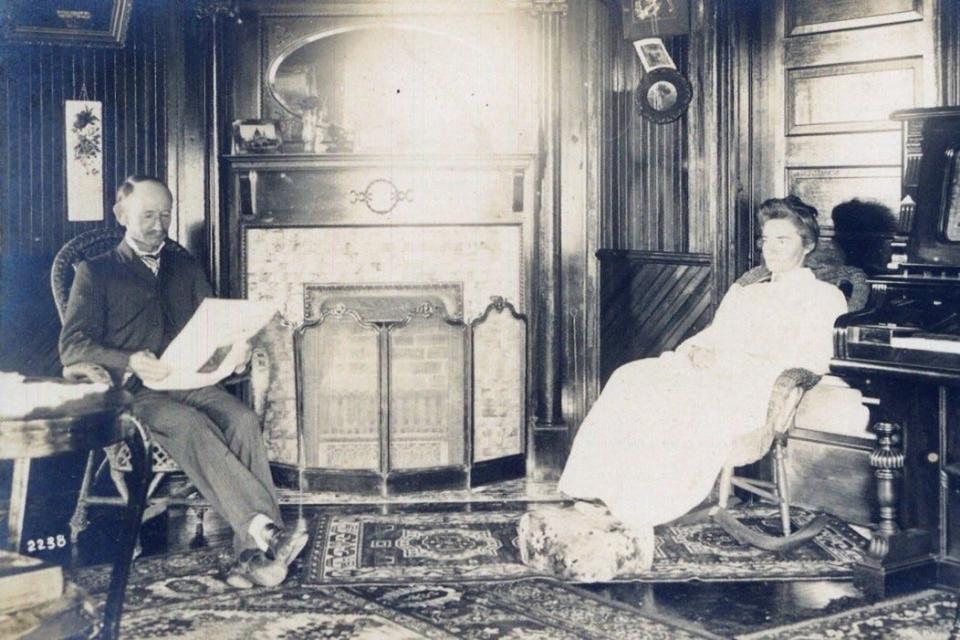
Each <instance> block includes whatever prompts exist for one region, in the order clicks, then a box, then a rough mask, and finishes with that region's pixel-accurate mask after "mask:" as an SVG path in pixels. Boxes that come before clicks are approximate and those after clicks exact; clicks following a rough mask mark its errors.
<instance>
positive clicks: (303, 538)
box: [266, 524, 310, 568]
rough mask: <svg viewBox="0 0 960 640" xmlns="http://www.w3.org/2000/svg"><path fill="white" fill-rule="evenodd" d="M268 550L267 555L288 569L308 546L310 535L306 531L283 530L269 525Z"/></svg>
mask: <svg viewBox="0 0 960 640" xmlns="http://www.w3.org/2000/svg"><path fill="white" fill-rule="evenodd" d="M267 534H268V542H267V544H268V549H267V552H266V555H267V557H268V558H271V559H274V560H276V561H278V562H280V563H282V564H283V567H284V568H286V567H288V566H290V563H292V562H293V561H294V560H296V559H297V556H299V555H300V552H302V551H303V548H304V547H305V546H307V540H308V539H309V537H310V536H309V535H307V532H306V531H296V530H294V531H290V530H288V529H282V528H280V527H278V526H277V525H275V524H269V525H267Z"/></svg>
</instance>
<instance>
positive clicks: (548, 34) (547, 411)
mask: <svg viewBox="0 0 960 640" xmlns="http://www.w3.org/2000/svg"><path fill="white" fill-rule="evenodd" d="M532 8H533V11H534V14H535V15H536V16H537V20H538V23H537V35H538V42H539V47H540V48H539V66H538V75H539V78H538V80H539V83H538V84H539V90H540V96H539V98H540V151H541V154H542V158H543V163H542V165H541V166H542V174H541V176H540V178H541V180H540V212H539V216H538V220H537V222H538V229H537V266H538V274H537V275H538V277H537V283H538V286H539V291H538V294H539V295H538V296H537V318H538V321H537V327H538V331H537V335H536V342H535V344H536V349H535V352H534V353H535V360H534V363H533V366H534V367H535V369H534V371H535V372H536V382H535V384H536V390H537V393H536V416H535V420H534V424H533V430H534V434H533V436H534V437H533V443H532V445H533V446H532V453H533V460H531V462H532V463H533V467H534V468H533V471H534V475H535V476H538V477H541V478H543V477H550V476H555V475H556V474H557V473H558V472H559V470H560V468H561V466H562V465H563V459H564V456H565V454H566V447H567V443H566V439H567V438H566V428H565V425H564V424H563V415H562V410H561V407H560V378H561V376H560V368H561V362H560V354H561V353H562V348H561V346H562V345H561V344H560V341H561V340H562V335H561V323H560V311H561V304H560V176H561V173H560V151H561V139H560V98H561V95H560V89H561V84H560V82H561V78H560V28H561V19H562V17H563V16H564V15H566V13H567V2H566V0H533V2H532Z"/></svg>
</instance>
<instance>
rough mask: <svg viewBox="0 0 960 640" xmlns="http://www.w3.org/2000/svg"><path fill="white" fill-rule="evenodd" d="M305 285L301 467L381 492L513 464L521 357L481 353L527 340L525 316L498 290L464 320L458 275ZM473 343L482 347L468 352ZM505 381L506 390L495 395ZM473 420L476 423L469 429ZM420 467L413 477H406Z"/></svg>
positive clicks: (300, 349) (299, 351)
mask: <svg viewBox="0 0 960 640" xmlns="http://www.w3.org/2000/svg"><path fill="white" fill-rule="evenodd" d="M304 289H305V300H306V319H305V323H304V325H303V326H302V327H301V328H300V329H298V331H297V332H296V334H295V346H294V352H295V357H296V360H297V382H296V386H297V395H298V405H299V411H298V417H299V420H298V431H299V442H300V446H301V447H302V456H301V458H302V461H303V466H304V467H305V468H309V469H310V470H311V471H312V473H311V474H307V475H308V476H312V477H314V478H315V479H317V482H318V484H320V485H321V486H323V485H325V486H326V488H328V489H329V488H330V483H331V482H333V483H334V484H335V485H337V486H339V487H341V488H346V487H347V486H349V488H350V490H357V489H359V490H361V491H363V490H364V489H366V490H369V491H380V492H382V493H387V492H390V491H391V489H396V490H403V488H409V489H411V490H419V489H422V488H424V487H423V482H425V483H427V484H429V485H431V488H444V487H446V488H454V487H464V486H470V484H471V476H472V472H473V470H474V467H475V465H477V464H480V465H486V466H490V463H496V462H497V461H498V460H502V459H504V458H514V459H513V460H512V461H511V464H512V465H513V466H517V464H518V459H522V454H523V446H524V443H523V438H522V437H521V434H522V432H523V420H524V415H525V409H524V407H523V396H524V394H523V388H524V384H523V380H524V376H525V372H524V370H523V362H522V359H521V361H519V362H512V363H511V362H506V363H504V362H499V363H497V364H492V363H491V358H490V356H491V355H494V356H495V355H496V353H495V352H496V348H497V346H500V345H505V346H506V347H507V349H508V350H509V352H511V353H517V352H519V353H521V354H522V353H524V352H525V348H526V347H525V344H526V341H525V332H526V321H525V318H524V317H523V316H521V315H519V314H517V313H516V311H515V310H514V309H513V307H512V305H510V304H509V303H507V302H505V301H504V300H503V299H502V298H498V299H496V300H494V301H493V302H492V303H491V304H490V306H489V307H488V308H487V310H486V311H485V312H484V313H483V314H482V316H481V317H479V318H477V319H476V320H474V321H472V322H470V323H469V324H467V323H464V321H463V320H462V318H460V317H457V316H459V315H461V314H462V288H461V287H460V286H459V285H456V284H450V283H438V284H424V285H410V284H398V285H323V284H307V285H305V287H304ZM451 309H452V310H453V313H451V312H450V311H451ZM488 318H496V320H495V321H491V322H489V323H488ZM488 334H489V335H488ZM478 337H479V340H478V339H477V338H478ZM478 344H479V345H481V346H482V347H483V348H484V351H485V352H487V353H485V354H484V356H481V357H480V358H475V357H474V349H475V346H476V345H478ZM477 362H479V363H480V364H481V365H482V370H481V371H477V370H476V367H475V363H477ZM513 367H516V368H513ZM478 374H479V375H478ZM478 381H479V386H478ZM518 381H519V383H520V384H519V385H518V384H517V383H518ZM506 389H512V390H513V393H512V394H510V393H509V392H508V393H507V394H506V397H502V398H501V399H500V402H496V401H494V400H493V398H492V397H491V395H493V394H497V393H499V392H502V391H503V390H506ZM517 391H519V393H517ZM510 395H513V396H515V397H514V398H511V397H510ZM477 422H479V423H480V424H481V425H483V428H484V431H483V433H482V434H480V437H479V438H477V432H476V431H475V430H474V429H473V426H474V425H475V424H476V423H477ZM491 440H494V441H495V442H491ZM478 447H479V449H478ZM478 454H479V455H478ZM521 461H522V460H521ZM520 473H521V474H522V469H521V470H520ZM418 474H419V475H421V476H422V479H423V482H416V481H415V480H416V476H417V475H418ZM481 475H483V474H481ZM307 482H308V484H309V478H308V480H307Z"/></svg>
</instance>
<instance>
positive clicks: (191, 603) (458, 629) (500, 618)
mask: <svg viewBox="0 0 960 640" xmlns="http://www.w3.org/2000/svg"><path fill="white" fill-rule="evenodd" d="M225 559H226V558H225V556H218V554H217V553H216V552H215V551H201V552H193V553H190V554H185V555H172V556H168V557H164V558H154V559H147V560H139V561H137V563H136V565H135V566H136V572H135V574H134V576H133V578H132V582H131V584H130V588H129V590H128V592H127V598H126V602H127V604H126V608H125V613H124V617H123V622H122V628H121V632H122V634H123V636H124V637H128V638H197V639H202V640H208V639H209V638H217V640H227V639H232V638H236V639H238V640H239V639H244V640H245V639H247V638H285V639H290V640H294V639H299V638H324V639H326V640H340V639H346V638H363V639H369V640H381V639H383V640H392V639H397V640H400V639H403V640H406V639H415V638H466V639H468V640H471V639H476V640H490V639H492V638H515V639H517V640H521V639H523V640H526V639H541V638H542V639H544V640H547V639H551V640H552V639H571V640H573V639H576V638H598V639H599V638H611V639H612V638H652V639H654V640H656V639H659V638H663V639H664V640H666V639H669V638H681V639H682V638H702V637H708V638H709V637H713V636H710V635H707V634H704V633H698V632H697V631H695V630H690V629H688V628H686V625H685V624H684V623H682V622H680V623H677V622H676V621H671V620H667V619H665V618H660V617H652V615H653V616H655V615H656V614H652V615H647V614H645V613H640V612H639V611H638V610H636V609H634V608H632V607H629V606H626V605H622V604H618V603H614V602H610V601H608V600H605V599H603V598H600V597H597V596H595V595H593V594H591V593H588V592H586V591H583V590H581V589H578V588H576V587H571V586H568V585H564V584H562V583H560V582H558V581H556V580H553V579H550V578H527V579H522V580H513V581H500V582H487V583H479V582H477V583H463V584H449V583H448V584H443V583H438V584H409V581H405V582H407V584H404V585H393V586H389V585H367V586H362V585H355V586H351V587H331V586H309V585H303V584H302V583H300V581H299V580H298V578H297V576H295V575H293V576H291V578H290V579H288V581H287V583H286V584H284V585H283V586H281V587H277V588H273V589H252V590H249V591H237V590H233V589H230V587H228V586H227V585H226V584H224V583H223V582H222V581H220V580H219V579H218V577H217V572H218V567H219V566H220V564H221V563H222V562H223V561H224V560H225ZM74 579H75V580H76V581H77V582H79V583H81V584H82V585H83V586H84V587H85V588H87V589H88V590H89V591H91V592H92V593H93V594H94V596H95V597H98V598H100V606H102V599H103V598H104V597H105V595H104V591H105V589H106V585H107V583H108V581H109V575H108V569H106V568H93V569H87V570H83V571H81V572H80V573H79V574H77V575H76V576H75V577H74Z"/></svg>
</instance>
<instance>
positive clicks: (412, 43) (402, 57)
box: [267, 26, 490, 152]
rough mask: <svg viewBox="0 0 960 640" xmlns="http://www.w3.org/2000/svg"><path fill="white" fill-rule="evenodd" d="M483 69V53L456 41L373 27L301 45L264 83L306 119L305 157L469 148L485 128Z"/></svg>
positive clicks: (409, 29)
mask: <svg viewBox="0 0 960 640" xmlns="http://www.w3.org/2000/svg"><path fill="white" fill-rule="evenodd" d="M484 64H485V62H484V60H483V55H482V52H481V51H480V50H479V49H477V48H476V47H473V46H471V45H470V44H469V43H465V42H463V41H461V40H458V39H456V38H453V37H451V36H447V35H444V34H442V33H438V32H433V31H426V30H422V29H418V28H414V27H408V26H372V27H361V28H355V29H349V30H339V31H336V32H330V33H323V34H317V35H314V36H310V37H307V38H304V39H302V40H300V41H299V43H297V44H295V45H293V46H291V47H289V48H288V49H287V50H286V51H285V52H284V53H283V54H281V55H280V56H278V58H277V59H276V60H274V61H273V63H272V64H271V65H270V69H269V70H268V74H267V80H268V85H269V89H270V94H271V95H272V96H273V98H275V99H276V101H277V102H278V103H279V104H280V106H282V107H283V109H285V110H286V111H288V112H290V113H291V114H293V115H294V116H296V117H297V118H299V119H300V121H301V123H302V125H301V131H300V132H299V135H300V137H301V138H302V140H303V142H304V144H305V145H307V146H308V149H307V150H308V151H314V152H344V151H361V150H362V151H384V150H390V151H394V150H398V149H399V150H408V149H420V148H431V149H435V148H437V147H450V146H453V145H456V146H458V147H463V146H465V145H470V144H476V143H477V141H478V139H479V137H480V136H481V135H482V134H481V133H480V131H481V130H482V129H483V128H485V125H486V124H488V123H486V122H484V118H485V114H484V111H485V108H486V109H488V110H489V107H490V104H489V100H487V101H484V100H483V95H482V94H483V92H484V91H487V92H488V93H489V87H487V86H485V85H486V84H488V83H487V82H486V81H484V80H483V75H484V74H483V73H482V71H481V69H482V68H483V65H484ZM486 75H490V74H489V73H487V74H486Z"/></svg>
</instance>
